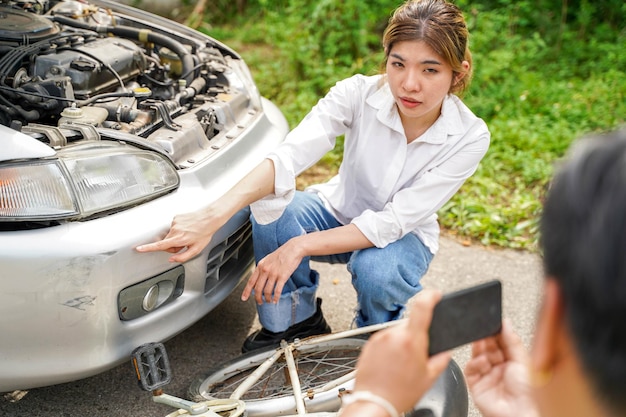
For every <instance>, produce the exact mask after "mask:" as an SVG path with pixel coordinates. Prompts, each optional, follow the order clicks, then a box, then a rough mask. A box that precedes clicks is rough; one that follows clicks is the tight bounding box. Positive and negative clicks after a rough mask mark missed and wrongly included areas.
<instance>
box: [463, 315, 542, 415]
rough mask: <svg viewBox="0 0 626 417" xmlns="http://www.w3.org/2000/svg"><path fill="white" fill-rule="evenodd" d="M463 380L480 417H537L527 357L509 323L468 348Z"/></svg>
mask: <svg viewBox="0 0 626 417" xmlns="http://www.w3.org/2000/svg"><path fill="white" fill-rule="evenodd" d="M465 377H466V379H467V384H468V386H469V388H470V392H471V394H472V398H473V399H474V403H475V404H476V406H477V407H478V409H479V410H480V411H481V413H482V414H483V416H484V417H510V416H523V417H538V416H539V413H538V412H537V410H536V407H535V404H534V402H533V399H532V398H531V392H530V391H531V388H530V383H529V375H528V354H527V353H526V351H525V349H524V346H523V345H522V341H521V340H520V338H519V336H518V335H517V334H516V333H515V332H514V331H513V329H512V328H511V324H510V322H509V321H507V320H505V321H504V322H503V324H502V332H501V333H500V334H498V335H496V336H493V337H489V338H487V339H483V340H480V341H478V342H475V343H474V344H472V358H471V359H470V360H469V362H468V363H467V365H466V367H465Z"/></svg>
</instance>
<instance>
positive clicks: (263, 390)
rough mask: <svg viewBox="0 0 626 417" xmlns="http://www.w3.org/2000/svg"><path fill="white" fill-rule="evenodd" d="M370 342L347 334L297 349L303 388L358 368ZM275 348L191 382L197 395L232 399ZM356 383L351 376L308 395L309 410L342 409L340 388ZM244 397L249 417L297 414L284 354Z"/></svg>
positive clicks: (298, 367)
mask: <svg viewBox="0 0 626 417" xmlns="http://www.w3.org/2000/svg"><path fill="white" fill-rule="evenodd" d="M365 342H366V341H365V340H364V339H360V338H347V339H338V340H331V341H327V342H321V343H315V344H311V345H303V346H300V347H299V348H298V349H297V350H295V351H294V359H295V362H296V366H297V369H298V375H299V377H300V384H301V386H302V391H303V392H307V391H309V390H312V389H315V388H319V387H321V386H324V385H325V384H328V383H329V382H333V381H335V380H337V379H338V378H340V377H342V376H344V375H346V374H347V373H349V372H351V371H353V370H354V367H355V366H356V361H357V359H358V356H359V353H360V351H361V347H362V346H363V344H364V343H365ZM275 351H276V350H275V349H271V350H264V351H253V352H249V353H247V354H245V355H242V356H240V357H239V358H237V359H235V360H232V361H230V362H227V363H225V364H223V365H221V366H219V367H217V368H215V369H214V370H212V371H210V372H208V373H207V374H205V375H204V376H202V377H199V378H198V379H196V381H195V382H194V383H193V384H192V385H191V387H190V388H189V393H190V396H191V398H194V399H212V398H228V397H229V396H230V395H231V394H232V393H233V391H234V390H235V389H236V388H237V387H238V386H239V384H240V383H241V382H242V381H243V380H244V379H245V378H246V377H247V376H249V375H250V374H251V373H252V372H253V371H254V370H255V369H256V368H257V367H258V366H259V365H260V364H261V363H263V362H264V361H265V360H266V359H267V358H269V357H271V356H272V355H273V354H274V352H275ZM353 382H354V380H349V381H348V382H345V383H343V384H341V385H339V386H338V387H335V388H333V389H332V390H330V391H326V392H322V393H319V394H316V395H314V396H310V395H307V396H305V398H304V402H305V405H306V409H307V412H311V413H313V412H333V411H337V410H339V407H340V406H341V400H340V399H339V396H338V392H339V390H340V389H342V388H345V389H352V386H353ZM241 399H242V400H243V401H245V403H246V411H247V412H248V415H249V417H270V416H277V415H288V414H296V413H297V411H296V402H295V399H294V396H293V389H292V387H291V383H290V381H289V373H288V371H287V364H286V363H285V360H284V358H281V359H279V360H278V361H276V362H275V363H274V364H273V365H272V367H271V368H270V369H269V370H268V371H267V372H266V373H265V374H264V375H263V377H262V378H261V379H259V381H257V383H256V384H255V385H253V386H252V387H251V388H250V389H249V390H248V392H247V393H246V394H245V395H244V396H243V397H242V398H241Z"/></svg>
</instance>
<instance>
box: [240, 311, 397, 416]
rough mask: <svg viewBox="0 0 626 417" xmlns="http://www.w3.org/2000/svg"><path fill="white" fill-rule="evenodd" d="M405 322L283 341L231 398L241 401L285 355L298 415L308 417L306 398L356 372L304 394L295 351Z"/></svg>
mask: <svg viewBox="0 0 626 417" xmlns="http://www.w3.org/2000/svg"><path fill="white" fill-rule="evenodd" d="M404 320H405V319H401V320H396V321H391V322H386V323H381V324H374V325H371V326H365V327H360V328H358V329H351V330H344V331H341V332H336V333H331V334H327V335H322V336H311V337H308V338H306V339H296V340H295V341H293V342H291V343H287V342H285V341H283V342H282V343H281V346H280V348H278V349H276V352H275V353H274V355H272V356H271V357H270V358H268V359H267V360H265V362H263V363H262V364H261V365H259V367H258V368H257V369H256V370H255V371H254V372H253V373H252V374H250V376H248V377H247V378H246V379H245V380H244V381H243V382H242V383H241V384H240V385H239V387H237V389H236V390H235V391H234V392H233V394H232V395H231V396H230V399H232V400H240V399H241V397H242V396H243V395H244V394H245V393H246V392H247V391H248V390H249V389H250V387H251V386H253V385H254V384H255V383H256V382H257V381H258V380H259V379H260V378H261V377H262V376H263V375H264V374H265V372H267V370H268V369H269V368H270V367H271V366H272V365H273V364H274V363H275V362H276V361H277V360H278V359H280V357H281V356H283V355H284V356H285V360H286V363H287V368H288V371H289V379H290V381H291V385H292V388H293V393H294V398H295V400H296V411H297V415H299V416H304V415H307V413H306V408H305V405H304V396H308V397H309V398H312V397H313V396H315V395H317V394H320V393H323V392H327V391H329V390H331V389H334V388H336V387H338V386H340V385H341V384H343V383H345V382H347V381H349V380H351V379H353V378H354V376H355V373H356V371H352V372H349V373H348V374H346V375H344V376H343V377H341V378H338V379H336V380H334V381H332V382H329V383H328V384H326V385H324V386H322V387H319V388H316V389H313V390H309V391H306V392H303V391H302V389H301V386H300V378H299V377H298V371H297V369H296V365H295V362H294V357H293V352H294V350H297V349H298V348H300V347H302V346H306V345H314V344H318V343H323V342H328V341H331V340H338V339H343V338H349V337H353V336H359V335H362V334H366V333H374V332H377V331H379V330H382V329H385V328H388V327H391V326H395V325H397V324H400V323H401V322H402V321H404Z"/></svg>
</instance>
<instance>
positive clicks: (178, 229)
mask: <svg viewBox="0 0 626 417" xmlns="http://www.w3.org/2000/svg"><path fill="white" fill-rule="evenodd" d="M222 225H223V222H221V221H220V220H219V216H215V215H214V214H213V212H212V210H211V208H207V209H204V210H198V211H195V212H191V213H184V214H179V215H177V216H175V217H174V219H173V220H172V225H171V227H170V230H169V232H168V233H167V235H165V237H164V238H163V239H161V240H159V241H156V242H153V243H147V244H145V245H140V246H137V247H136V248H135V249H136V250H137V251H138V252H156V251H164V252H169V253H173V254H174V255H173V256H171V257H170V259H169V261H170V262H181V263H182V262H186V261H188V260H189V259H191V258H193V257H194V256H196V255H198V254H199V253H200V252H202V250H203V249H204V248H205V247H206V246H207V245H208V244H209V242H210V241H211V238H212V237H213V235H214V234H215V232H216V231H217V230H218V229H219V228H220V227H221V226H222Z"/></svg>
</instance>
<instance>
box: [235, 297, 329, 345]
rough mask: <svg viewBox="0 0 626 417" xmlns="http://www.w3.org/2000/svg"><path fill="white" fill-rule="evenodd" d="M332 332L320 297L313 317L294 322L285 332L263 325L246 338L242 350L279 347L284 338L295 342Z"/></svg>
mask: <svg viewBox="0 0 626 417" xmlns="http://www.w3.org/2000/svg"><path fill="white" fill-rule="evenodd" d="M330 332H331V330H330V326H329V325H328V323H326V319H324V314H322V299H321V298H318V299H317V309H316V311H315V313H314V314H313V315H312V316H311V317H309V318H308V319H306V320H304V321H301V322H300V323H296V324H294V325H293V326H291V327H289V328H288V329H287V330H285V331H284V332H277V333H274V332H270V331H269V330H267V329H265V328H264V327H263V328H261V330H257V331H256V332H254V333H252V334H251V335H250V336H248V337H247V338H246V340H245V341H244V342H243V347H242V348H241V352H242V353H246V352H250V351H251V350H255V349H261V348H270V347H279V346H280V342H281V341H282V340H286V341H287V342H293V341H294V339H304V338H305V337H309V336H314V335H318V334H326V333H330Z"/></svg>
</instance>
